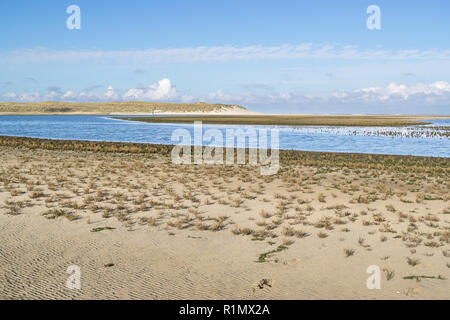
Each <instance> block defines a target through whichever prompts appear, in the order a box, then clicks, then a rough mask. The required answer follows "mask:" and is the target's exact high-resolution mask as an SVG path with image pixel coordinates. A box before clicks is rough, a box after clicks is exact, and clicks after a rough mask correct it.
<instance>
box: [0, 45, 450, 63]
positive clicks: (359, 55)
mask: <svg viewBox="0 0 450 320" xmlns="http://www.w3.org/2000/svg"><path fill="white" fill-rule="evenodd" d="M0 57H1V59H0V61H2V62H3V63H23V62H42V61H51V62H55V61H66V62H67V61H80V60H92V61H98V60H101V61H102V62H104V61H106V60H112V61H124V62H125V61H126V62H130V61H134V62H137V61H141V62H146V63H149V62H150V63H151V62H157V63H161V62H166V63H173V62H177V63H178V62H207V61H220V62H223V61H236V60H238V61H239V60H267V59H359V60H368V59H389V60H416V59H419V60H427V59H428V60H430V59H431V60H448V59H450V50H438V49H433V50H396V51H394V50H384V49H375V50H374V49H372V48H367V49H363V48H360V47H358V46H353V45H336V44H313V43H301V44H297V45H296V44H283V45H279V46H260V45H252V46H245V47H239V46H214V47H208V46H201V47H186V48H173V49H156V48H149V49H145V50H124V51H119V50H53V49H48V48H35V49H21V50H14V51H4V52H0Z"/></svg>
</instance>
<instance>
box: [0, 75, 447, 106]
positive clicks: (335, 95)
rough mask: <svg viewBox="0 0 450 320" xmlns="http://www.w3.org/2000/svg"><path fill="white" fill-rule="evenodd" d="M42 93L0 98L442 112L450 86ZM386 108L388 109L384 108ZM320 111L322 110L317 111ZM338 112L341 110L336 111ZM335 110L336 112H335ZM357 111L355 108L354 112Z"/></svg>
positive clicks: (168, 86)
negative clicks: (439, 109)
mask: <svg viewBox="0 0 450 320" xmlns="http://www.w3.org/2000/svg"><path fill="white" fill-rule="evenodd" d="M47 91H48V92H46V93H43V94H42V93H39V92H34V93H14V92H10V93H7V94H4V95H3V96H2V100H4V101H23V102H36V101H72V102H101V101H172V102H193V101H206V102H211V103H230V104H240V105H243V106H286V105H287V106H293V107H299V108H308V107H315V108H318V109H317V110H316V111H317V112H320V111H321V110H323V111H325V110H327V112H329V110H331V109H330V108H333V107H342V106H344V107H345V106H348V107H355V106H357V107H361V108H371V110H373V111H374V112H376V111H380V112H381V111H385V110H391V111H393V112H395V110H396V108H397V109H398V108H402V107H408V108H411V109H410V110H414V108H416V109H417V108H419V110H421V109H420V108H423V107H427V106H429V107H436V106H441V107H443V108H444V109H443V111H445V112H446V113H449V111H450V103H449V102H450V83H449V82H447V81H437V82H432V83H417V84H415V85H412V86H407V85H405V84H397V83H390V84H389V85H387V86H385V87H367V88H359V89H355V90H351V91H336V92H329V93H327V94H324V95H308V94H304V93H302V92H301V91H290V92H273V91H271V92H268V93H253V92H247V93H242V94H232V93H224V92H222V90H217V91H215V92H212V93H209V94H207V95H203V96H200V95H199V96H195V95H186V94H181V93H180V92H178V91H177V89H176V88H175V87H174V86H173V85H172V82H171V81H170V80H169V79H167V78H165V79H161V80H159V81H158V82H156V83H154V84H152V85H150V86H148V87H141V88H131V89H129V90H126V91H124V93H122V94H121V93H119V92H118V91H117V90H115V89H114V88H113V87H112V86H108V87H107V90H106V91H105V92H103V93H97V92H94V91H79V92H75V91H72V90H68V91H63V90H61V89H60V88H58V87H49V88H48V89H47ZM386 107H389V108H390V109H386ZM320 108H323V109H320ZM338 110H342V108H340V109H338ZM338 110H337V111H338ZM356 110H358V109H356Z"/></svg>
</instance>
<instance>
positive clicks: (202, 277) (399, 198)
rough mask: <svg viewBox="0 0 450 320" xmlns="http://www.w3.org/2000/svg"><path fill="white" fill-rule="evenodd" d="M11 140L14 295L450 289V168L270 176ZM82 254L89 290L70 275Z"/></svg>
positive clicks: (8, 234)
mask: <svg viewBox="0 0 450 320" xmlns="http://www.w3.org/2000/svg"><path fill="white" fill-rule="evenodd" d="M0 151H1V153H0V160H1V161H0V173H1V176H0V177H1V181H0V205H1V207H0V242H1V245H0V257H1V258H0V299H449V298H450V283H449V280H448V279H447V278H448V276H449V270H450V269H449V267H450V250H449V233H450V231H449V230H450V229H449V227H450V203H449V201H448V200H449V197H448V195H449V193H448V190H449V189H448V168H446V169H445V168H444V171H443V172H439V170H437V171H433V170H429V172H428V173H427V172H424V171H421V172H413V171H411V172H408V171H406V172H397V171H395V172H394V171H393V170H390V169H389V168H381V169H379V170H374V169H367V170H364V169H348V168H342V167H340V168H339V167H338V168H333V167H331V166H330V167H326V168H324V167H317V166H315V165H314V164H312V163H310V164H308V165H306V164H302V163H298V164H297V165H295V166H292V165H291V166H290V167H289V168H287V167H285V171H282V172H280V173H279V174H278V175H276V176H271V177H263V176H260V175H259V169H258V168H255V167H251V166H242V167H222V166H214V165H210V166H206V165H200V166H177V165H173V164H171V163H170V159H169V158H167V157H165V156H157V155H156V156H155V155H141V154H134V155H133V154H116V153H107V154H104V153H93V152H84V151H79V152H75V151H58V150H52V151H49V150H39V149H37V150H29V149H26V148H11V147H4V146H2V147H0ZM446 170H447V171H446ZM294 173H296V174H294ZM322 195H323V196H322ZM424 195H425V199H424ZM370 197H373V199H370ZM366 198H368V199H366ZM375 198H377V199H375ZM427 199H430V200H427ZM431 199H432V200H431ZM14 208H16V209H14ZM55 209H56V210H64V211H62V212H64V213H65V214H63V215H62V216H58V217H55V218H54V219H49V218H50V217H52V215H54V214H55V212H56V211H52V210H55ZM262 210H264V211H262ZM52 212H53V213H52ZM43 214H46V215H43ZM153 219H154V221H153ZM106 226H108V227H112V228H114V229H111V230H103V231H100V232H92V230H93V229H94V228H98V227H106ZM268 226H269V227H268ZM246 228H248V230H246ZM289 228H292V229H293V230H289ZM204 229H207V230H204ZM294 231H297V233H296V234H292V235H291V232H294ZM299 231H302V232H303V233H306V236H305V237H301V236H300V235H301V233H300V232H299ZM247 232H249V233H251V232H253V233H252V234H249V235H244V234H243V233H247ZM323 234H325V235H326V237H323V238H322V237H320V236H319V235H323ZM303 235H305V234H303ZM384 237H385V238H384ZM361 239H362V240H361ZM291 242H292V243H291ZM279 246H285V248H286V249H285V250H282V251H280V252H277V253H274V254H272V255H269V256H268V257H267V258H266V259H265V260H266V261H265V262H257V261H258V260H260V259H261V258H260V257H261V254H263V253H265V252H269V251H272V250H274V249H276V248H279ZM283 248H284V247H283ZM346 249H352V250H354V254H353V255H351V256H346V253H345V250H346ZM407 258H410V259H411V260H410V261H412V260H418V262H419V263H418V264H417V265H415V266H413V265H411V264H410V263H408V261H407ZM108 264H113V265H112V266H106V265H108ZM70 265H77V266H79V267H80V269H81V289H80V290H77V289H68V288H67V287H66V280H67V278H68V277H69V274H67V273H66V270H67V268H68V267H69V266H70ZM371 265H377V266H379V267H380V269H381V270H384V271H382V279H381V289H379V290H377V289H374V290H369V289H368V288H367V286H366V280H367V278H368V277H369V274H367V273H366V270H367V268H368V267H369V266H371ZM388 274H389V275H391V276H392V275H393V278H392V279H390V280H388V279H387V275H388ZM411 275H420V276H421V275H425V276H433V277H436V278H435V279H422V280H421V281H416V280H409V279H404V277H407V276H411ZM263 279H266V280H265V281H262V280H263ZM264 283H265V284H264Z"/></svg>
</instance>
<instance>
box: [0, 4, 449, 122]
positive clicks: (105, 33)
mask: <svg viewBox="0 0 450 320" xmlns="http://www.w3.org/2000/svg"><path fill="white" fill-rule="evenodd" d="M71 5H76V6H78V8H79V9H80V19H79V21H80V28H79V29H76V28H75V29H69V28H68V26H67V20H68V19H69V20H70V21H69V22H72V25H73V23H74V22H76V20H73V19H71V16H72V14H73V13H74V12H73V11H70V12H69V13H68V12H67V8H68V7H69V6H71ZM371 5H376V6H377V7H378V8H379V10H380V11H379V13H380V14H379V17H380V19H379V21H380V24H379V27H380V28H378V29H369V28H368V25H367V20H368V19H369V20H370V18H371V17H372V16H373V11H371V12H370V13H368V12H367V9H368V7H369V6H371ZM449 13H450V2H449V1H448V0H434V1H423V0H417V1H405V0H396V1H392V0H388V1H384V0H371V1H366V0H345V1H344V0H342V1H336V0H334V1H328V0H316V1H300V0H296V1H286V0H277V1H275V0H272V1H266V0H258V1H256V0H239V1H235V0H227V1H215V0H205V1H203V0H189V1H188V0H184V1H170V0H165V1H153V0H146V1H138V0H128V1H122V0H115V1H103V0H71V1H65V0H53V1H50V0H40V1H25V0H14V1H13V0H4V1H1V2H0V26H1V28H0V101H76V102H78V101H80V102H100V101H131V100H137V101H166V102H199V101H204V102H211V103H226V104H237V105H242V106H245V107H247V108H249V109H251V110H255V111H262V112H272V113H314V114H316V113H327V114H341V113H353V114H377V113H395V114H450V32H449V31H450V19H448V14H449ZM370 21H372V22H373V21H375V20H370Z"/></svg>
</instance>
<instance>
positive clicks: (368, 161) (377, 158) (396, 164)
mask: <svg viewBox="0 0 450 320" xmlns="http://www.w3.org/2000/svg"><path fill="white" fill-rule="evenodd" d="M0 146H3V147H14V148H29V149H44V150H68V151H90V152H102V153H131V154H147V155H151V154H153V155H154V154H158V155H162V156H170V154H171V151H172V148H173V145H160V144H147V143H128V142H127V143H125V142H103V141H81V140H51V139H38V138H26V137H10V136H0ZM246 151H247V155H248V149H247V150H246ZM192 155H193V151H192ZM235 155H236V152H235ZM280 163H281V165H282V167H281V169H280V172H283V170H287V169H288V168H286V167H288V166H291V165H292V166H295V165H304V166H313V167H318V168H319V170H320V168H330V167H334V168H349V169H377V170H392V171H400V172H411V173H428V174H439V175H442V174H443V175H444V177H445V176H447V175H449V174H450V158H438V157H416V156H397V155H379V154H359V153H333V152H310V151H294V150H280Z"/></svg>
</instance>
